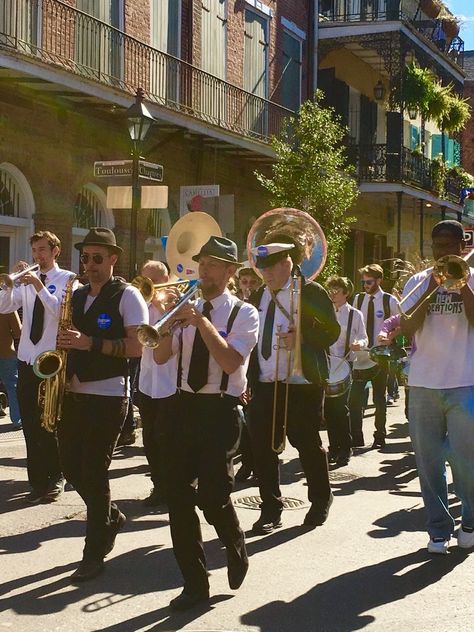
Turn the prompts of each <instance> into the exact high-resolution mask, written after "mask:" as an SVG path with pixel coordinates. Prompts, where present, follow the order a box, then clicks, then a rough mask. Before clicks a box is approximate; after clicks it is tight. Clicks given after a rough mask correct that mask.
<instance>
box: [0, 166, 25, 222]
mask: <svg viewBox="0 0 474 632" xmlns="http://www.w3.org/2000/svg"><path fill="white" fill-rule="evenodd" d="M0 215H6V216H8V217H20V191H19V188H18V185H17V183H16V181H15V180H14V178H12V176H11V175H10V174H9V173H8V172H6V171H3V170H0Z"/></svg>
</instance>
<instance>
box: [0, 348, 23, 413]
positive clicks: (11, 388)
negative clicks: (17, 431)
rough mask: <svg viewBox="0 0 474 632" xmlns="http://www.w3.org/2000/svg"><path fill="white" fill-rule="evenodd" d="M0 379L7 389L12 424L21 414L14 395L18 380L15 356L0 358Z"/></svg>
mask: <svg viewBox="0 0 474 632" xmlns="http://www.w3.org/2000/svg"><path fill="white" fill-rule="evenodd" d="M0 380H1V381H2V382H3V385H4V386H5V390H6V391H7V396H8V405H9V407H10V419H11V420H12V422H13V423H14V424H17V423H19V422H20V421H21V415H20V407H19V406H18V398H17V396H16V385H17V382H18V362H17V359H16V358H0Z"/></svg>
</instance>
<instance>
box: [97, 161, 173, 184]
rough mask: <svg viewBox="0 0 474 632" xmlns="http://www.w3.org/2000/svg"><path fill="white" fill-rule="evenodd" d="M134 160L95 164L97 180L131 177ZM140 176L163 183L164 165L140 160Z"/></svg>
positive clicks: (98, 162)
mask: <svg viewBox="0 0 474 632" xmlns="http://www.w3.org/2000/svg"><path fill="white" fill-rule="evenodd" d="M132 168H133V160H100V161H96V162H94V177H95V178H121V177H123V176H125V177H131V176H132ZM138 175H139V176H140V178H144V179H145V180H153V181H154V182H163V165H157V164H156V163H154V162H146V161H145V160H140V161H139V162H138Z"/></svg>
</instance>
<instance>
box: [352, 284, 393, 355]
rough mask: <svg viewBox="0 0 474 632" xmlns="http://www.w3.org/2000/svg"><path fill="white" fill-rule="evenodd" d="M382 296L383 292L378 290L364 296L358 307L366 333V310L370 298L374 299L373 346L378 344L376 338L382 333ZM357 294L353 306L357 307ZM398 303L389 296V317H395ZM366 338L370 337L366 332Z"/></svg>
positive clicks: (383, 317)
mask: <svg viewBox="0 0 474 632" xmlns="http://www.w3.org/2000/svg"><path fill="white" fill-rule="evenodd" d="M383 295H384V292H383V291H382V290H381V289H380V288H379V289H378V290H377V292H375V294H365V296H364V300H363V301H362V305H361V307H360V311H361V312H362V314H363V316H364V322H365V328H366V331H367V310H368V307H369V302H370V298H371V296H373V297H374V331H373V336H374V337H373V341H374V345H376V344H378V342H377V337H378V335H379V333H380V332H381V331H382V326H383V321H384V320H385V316H384V311H383ZM358 296H359V294H356V296H355V297H354V303H353V304H354V306H355V307H357V297H358ZM397 305H398V301H397V299H396V298H395V297H394V296H392V295H390V314H389V315H390V316H395V315H396V314H398V313H399V312H398V307H397ZM367 336H368V337H370V332H369V331H367Z"/></svg>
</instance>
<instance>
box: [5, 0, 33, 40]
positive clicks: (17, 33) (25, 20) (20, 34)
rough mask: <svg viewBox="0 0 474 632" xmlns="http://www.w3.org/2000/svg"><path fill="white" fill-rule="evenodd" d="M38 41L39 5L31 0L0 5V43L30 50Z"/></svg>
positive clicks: (19, 0) (20, 0) (18, 0)
mask: <svg viewBox="0 0 474 632" xmlns="http://www.w3.org/2000/svg"><path fill="white" fill-rule="evenodd" d="M37 41H38V3H37V2H31V0H17V2H6V1H5V0H4V1H3V2H2V3H0V43H1V44H7V45H8V44H11V45H14V46H18V44H19V43H20V44H21V47H22V48H25V49H26V50H28V48H29V47H28V46H25V45H27V44H36V43H37Z"/></svg>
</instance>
